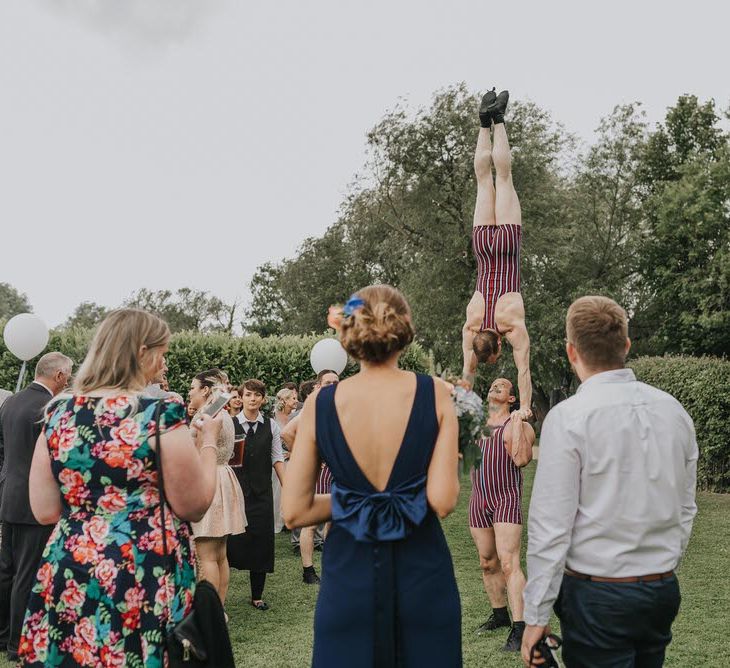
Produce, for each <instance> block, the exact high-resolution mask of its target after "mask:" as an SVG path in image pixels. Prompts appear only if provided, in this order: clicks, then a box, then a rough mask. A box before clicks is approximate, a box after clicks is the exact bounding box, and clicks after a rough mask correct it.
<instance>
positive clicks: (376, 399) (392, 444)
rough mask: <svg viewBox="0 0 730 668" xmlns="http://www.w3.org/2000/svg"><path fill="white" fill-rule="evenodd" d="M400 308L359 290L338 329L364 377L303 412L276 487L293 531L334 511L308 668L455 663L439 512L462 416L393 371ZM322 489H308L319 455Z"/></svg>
mask: <svg viewBox="0 0 730 668" xmlns="http://www.w3.org/2000/svg"><path fill="white" fill-rule="evenodd" d="M413 335H414V333H413V326H412V324H411V316H410V308H409V306H408V303H407V302H406V301H405V299H404V297H403V295H402V294H401V293H400V292H399V291H398V290H396V289H395V288H392V287H390V286H386V285H380V286H371V287H367V288H363V289H362V290H360V291H359V292H357V293H356V294H355V295H353V297H352V298H351V299H350V301H349V302H348V304H347V305H346V307H345V318H344V320H343V324H342V328H341V331H340V337H341V341H342V344H343V346H344V347H345V349H346V350H347V351H348V352H349V353H350V355H352V356H353V357H354V358H355V359H357V360H358V361H359V362H360V373H358V374H357V375H355V376H353V377H352V378H349V379H347V380H344V381H342V382H340V383H339V384H338V385H335V386H332V387H328V388H323V389H322V390H321V391H319V393H317V394H316V395H313V396H312V397H310V398H309V399H308V400H307V402H306V404H305V406H304V409H303V412H302V418H301V421H300V424H299V429H298V432H297V438H296V442H295V446H294V449H293V453H292V457H291V460H290V464H289V469H288V471H287V477H286V481H285V485H284V492H283V497H282V501H283V509H284V518H285V520H286V522H287V524H289V525H290V526H308V525H312V524H319V523H320V522H324V521H327V520H329V519H330V518H331V519H332V528H331V530H330V532H329V535H328V537H327V542H326V544H325V549H324V555H323V563H322V571H323V576H322V586H321V589H320V594H319V599H318V601H317V609H316V612H315V618H314V656H313V659H312V665H313V666H314V667H315V668H320V667H321V668H329V667H331V666H337V665H345V664H347V665H348V666H350V667H351V668H374V667H377V668H391V667H392V668H395V667H396V666H398V667H400V666H403V667H408V668H410V667H414V668H415V667H418V668H425V667H426V668H427V667H428V666H438V667H439V668H452V667H454V666H461V606H460V602H459V594H458V591H457V588H456V580H455V578H454V567H453V564H452V561H451V554H450V552H449V548H448V546H447V544H446V539H445V538H444V534H443V531H442V530H441V524H440V522H439V519H438V518H439V517H445V516H446V515H448V514H449V513H450V512H452V511H453V509H454V507H455V505H456V501H457V498H458V495H459V480H458V474H457V468H458V447H457V440H458V424H457V420H456V415H455V412H454V407H453V403H452V401H451V398H450V395H449V390H448V388H447V387H446V385H445V384H444V383H443V382H442V381H440V380H438V379H433V378H431V377H429V376H423V375H420V374H413V373H411V372H406V371H402V370H400V369H399V368H398V358H399V356H400V354H401V353H402V352H403V350H404V349H405V347H406V346H407V345H408V344H409V343H411V341H412V340H413ZM321 462H325V463H326V464H327V465H328V466H329V467H330V469H331V470H332V475H333V478H334V481H333V483H332V494H331V495H330V494H322V495H320V494H314V493H313V491H312V490H313V489H314V483H315V480H316V478H317V476H318V474H319V470H320V463H321Z"/></svg>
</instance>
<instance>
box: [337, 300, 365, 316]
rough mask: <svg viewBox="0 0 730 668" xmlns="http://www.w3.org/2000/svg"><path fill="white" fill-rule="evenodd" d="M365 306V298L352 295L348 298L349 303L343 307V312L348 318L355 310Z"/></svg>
mask: <svg viewBox="0 0 730 668" xmlns="http://www.w3.org/2000/svg"><path fill="white" fill-rule="evenodd" d="M363 306H365V300H364V299H360V297H357V296H356V295H352V296H351V297H350V299H348V300H347V304H345V307H344V308H343V309H342V313H343V314H344V315H345V317H346V318H349V317H350V316H351V315H352V314H353V313H354V312H355V311H357V310H358V309H361V308H362V307H363Z"/></svg>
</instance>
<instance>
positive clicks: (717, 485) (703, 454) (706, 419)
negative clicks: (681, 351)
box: [630, 356, 730, 492]
mask: <svg viewBox="0 0 730 668" xmlns="http://www.w3.org/2000/svg"><path fill="white" fill-rule="evenodd" d="M630 366H631V368H632V369H633V370H634V372H635V373H636V376H637V378H638V379H639V380H641V381H644V382H645V383H649V384H650V385H654V386H655V387H658V388H659V389H661V390H664V391H665V392H668V393H669V394H671V395H672V396H674V397H675V398H676V399H677V400H678V401H679V402H680V403H681V404H682V405H683V406H684V408H685V409H686V410H687V412H688V413H689V414H690V415H691V416H692V419H693V420H694V423H695V430H696V432H697V443H698V445H699V449H700V459H699V463H698V467H697V484H698V486H699V487H701V488H702V489H709V490H713V491H716V492H730V443H729V442H728V437H727V416H728V414H730V361H728V360H725V359H717V358H711V357H700V358H697V357H684V356H676V357H641V358H639V359H636V360H634V361H633V362H631V364H630Z"/></svg>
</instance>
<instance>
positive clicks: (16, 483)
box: [0, 383, 52, 524]
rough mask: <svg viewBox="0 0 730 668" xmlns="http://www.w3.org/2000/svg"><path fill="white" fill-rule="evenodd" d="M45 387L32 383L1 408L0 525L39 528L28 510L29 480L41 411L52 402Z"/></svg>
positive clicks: (41, 415)
mask: <svg viewBox="0 0 730 668" xmlns="http://www.w3.org/2000/svg"><path fill="white" fill-rule="evenodd" d="M51 398H52V397H51V395H50V393H49V392H48V390H46V388H45V387H43V386H42V385H39V384H38V383H31V384H30V385H29V386H28V387H26V388H25V389H24V390H23V391H22V392H18V394H14V395H13V396H12V397H9V398H8V399H7V400H6V401H5V403H4V404H3V405H2V408H0V449H2V450H3V454H4V461H3V468H2V472H1V473H0V487H1V488H2V491H1V496H0V521H2V522H11V523H14V524H38V522H36V519H35V517H33V512H32V511H31V509H30V497H29V495H28V480H29V478H30V464H31V462H32V461H33V450H34V449H35V442H36V441H37V440H38V436H39V435H40V433H41V427H42V426H43V408H44V407H45V405H46V404H47V403H48V402H49V401H50V400H51Z"/></svg>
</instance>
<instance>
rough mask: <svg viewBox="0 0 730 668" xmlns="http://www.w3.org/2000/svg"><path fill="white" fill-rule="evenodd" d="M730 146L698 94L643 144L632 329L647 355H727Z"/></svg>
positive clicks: (670, 113) (679, 106) (712, 107)
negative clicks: (636, 306)
mask: <svg viewBox="0 0 730 668" xmlns="http://www.w3.org/2000/svg"><path fill="white" fill-rule="evenodd" d="M729 143H730V135H728V134H727V133H726V132H723V130H722V128H721V127H720V118H719V117H718V115H717V113H716V111H715V103H714V101H713V100H709V101H707V102H704V103H700V101H699V100H698V99H697V97H695V96H694V95H684V96H682V97H680V98H679V100H678V101H677V104H676V105H675V106H674V107H670V108H669V109H668V111H667V114H666V118H665V120H664V122H663V123H660V124H659V125H658V126H657V128H656V129H655V131H654V132H653V133H652V134H651V136H650V137H649V139H648V141H647V143H646V149H645V151H644V155H643V158H642V165H641V169H640V170H639V177H640V185H641V193H642V199H643V208H642V213H643V216H644V218H645V234H644V238H643V241H642V243H641V247H640V249H639V257H640V258H641V262H640V272H641V281H642V282H641V291H640V299H641V302H642V304H641V308H640V309H639V310H638V313H637V317H636V320H635V324H634V329H635V330H636V331H637V332H638V333H639V336H638V337H637V339H638V341H637V344H638V345H637V349H638V350H639V351H640V352H642V353H646V354H663V353H668V352H684V353H689V354H692V355H701V354H704V353H706V354H727V353H728V351H730V345H729V344H730V339H729V338H728V335H727V331H728V328H727V325H728V322H729V319H730V304H729V303H728V301H729V299H730V298H729V297H728V282H730V267H729V266H728V255H729V254H730V251H729V244H730V234H729V233H728V222H730V221H729V220H728V218H729V215H730V214H729V210H728V201H730V194H729V192H730V191H729V190H728V176H729V174H730V173H729V172H728V154H729V152H730V148H729Z"/></svg>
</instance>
